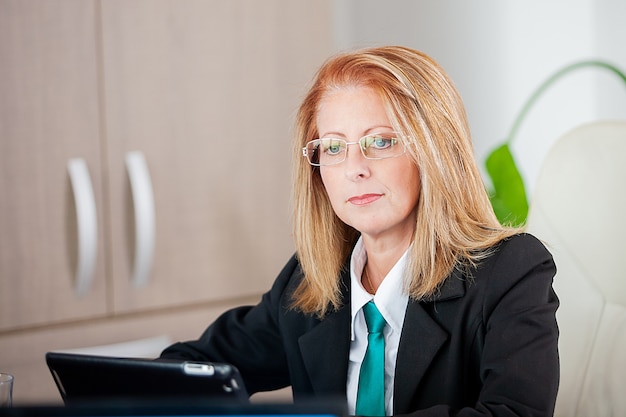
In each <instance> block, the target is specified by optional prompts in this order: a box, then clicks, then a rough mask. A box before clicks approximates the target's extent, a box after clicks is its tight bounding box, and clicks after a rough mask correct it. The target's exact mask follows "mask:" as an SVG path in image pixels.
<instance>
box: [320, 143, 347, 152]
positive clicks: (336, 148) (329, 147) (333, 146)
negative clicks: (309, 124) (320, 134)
mask: <svg viewBox="0 0 626 417" xmlns="http://www.w3.org/2000/svg"><path fill="white" fill-rule="evenodd" d="M342 148H343V147H342V146H341V143H340V142H337V141H329V142H328V143H326V144H325V146H324V152H326V153H327V154H329V155H336V154H338V153H341V150H342Z"/></svg>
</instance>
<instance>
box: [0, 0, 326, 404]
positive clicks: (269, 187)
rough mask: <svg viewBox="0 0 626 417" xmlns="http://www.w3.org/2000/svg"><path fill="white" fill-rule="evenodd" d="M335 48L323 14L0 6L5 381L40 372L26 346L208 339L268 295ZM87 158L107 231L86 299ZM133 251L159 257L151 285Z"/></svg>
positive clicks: (234, 4) (319, 7) (162, 3)
mask: <svg viewBox="0 0 626 417" xmlns="http://www.w3.org/2000/svg"><path fill="white" fill-rule="evenodd" d="M331 35H332V33H331V20H330V2H329V1H324V2H293V1H291V0H280V1H279V0H274V1H264V2H257V1H244V0H237V1H232V0H228V1H226V0H224V1H218V0H215V1H203V0H198V1H193V0H185V1H177V0H105V1H95V0H94V1H89V0H58V1H57V0H46V1H43V0H33V1H29V2H23V1H19V0H0V174H1V177H0V369H3V370H7V368H11V369H13V370H14V372H18V373H19V369H21V368H19V367H18V368H17V369H16V368H15V366H12V365H11V364H12V363H13V364H16V363H18V362H19V364H22V365H23V366H31V365H32V363H33V361H40V362H42V361H43V358H42V357H36V358H35V357H33V358H30V359H29V358H27V359H24V358H23V357H22V358H20V359H19V361H18V360H17V359H16V355H18V353H19V352H17V350H18V349H16V348H15V346H16V345H15V343H17V342H16V340H30V341H35V340H40V341H41V340H45V341H47V342H45V343H49V344H50V345H51V349H52V348H55V349H58V348H63V347H64V348H70V347H77V346H76V345H79V346H88V345H91V344H95V343H98V344H100V343H113V342H118V341H121V340H124V339H126V338H127V337H128V334H129V331H128V330H129V329H130V328H134V326H138V324H137V320H139V319H140V318H141V320H144V319H145V318H146V317H150V315H154V316H155V317H157V316H158V317H171V316H175V315H179V314H182V312H185V314H188V312H190V311H196V312H197V313H196V314H197V315H196V319H198V318H201V319H200V320H195V321H194V320H186V323H197V322H198V321H202V320H203V319H204V317H203V315H204V314H206V310H207V309H209V310H210V311H214V310H215V309H216V308H217V309H219V308H220V307H226V306H228V305H231V304H233V303H236V301H237V300H241V299H250V298H252V299H254V298H255V297H258V295H259V294H260V293H262V292H263V291H265V290H266V289H268V288H269V285H270V284H271V282H272V280H273V279H274V277H275V276H276V274H277V273H278V271H279V269H280V268H281V267H282V265H283V263H284V262H285V261H286V260H287V258H288V256H289V255H290V254H291V252H292V251H293V249H292V247H293V246H292V241H291V216H290V208H291V203H290V198H289V197H290V161H291V158H292V156H293V155H292V152H293V150H292V146H291V137H290V134H291V131H292V125H293V115H294V113H295V110H296V108H297V105H298V103H299V100H300V99H301V96H302V94H303V93H304V91H305V88H306V86H307V84H308V82H309V81H310V79H311V78H312V76H313V75H314V71H315V70H316V68H317V67H318V66H319V65H320V64H321V62H322V61H323V59H325V58H326V57H327V56H328V55H329V54H330V53H331V49H332V48H331V43H332V39H331ZM134 152H139V153H140V154H136V153H134ZM129 155H135V156H136V155H141V156H143V158H144V159H143V160H144V161H145V163H146V166H147V172H148V174H149V176H148V178H149V184H150V185H151V191H152V193H149V196H150V197H151V198H149V200H151V201H152V202H153V203H154V205H153V207H154V222H151V221H150V219H149V218H148V221H146V217H145V214H144V213H145V212H141V211H139V212H136V210H135V209H137V208H138V207H137V206H136V204H137V200H136V198H137V195H136V194H134V193H133V191H135V192H136V190H134V189H133V187H132V186H131V181H132V180H131V179H130V178H129V169H128V166H127V159H128V157H129ZM76 158H78V159H80V160H82V161H83V162H84V164H85V166H86V167H87V171H88V173H89V179H90V184H91V187H92V190H93V202H94V207H95V211H96V217H95V226H94V228H95V229H97V235H96V236H97V237H96V238H95V243H96V245H95V248H96V249H95V252H94V263H93V269H92V273H91V274H90V277H91V278H92V279H91V280H90V283H89V284H88V286H87V289H86V290H85V291H84V292H83V293H82V294H78V293H77V291H76V289H75V287H76V282H75V280H76V279H75V275H76V268H77V265H78V264H79V263H80V261H81V259H82V258H81V256H80V253H81V250H82V249H81V248H83V246H82V243H84V242H82V241H81V240H80V238H79V237H78V236H79V235H80V231H81V230H84V228H81V226H80V223H77V220H76V218H77V214H80V213H79V212H81V208H80V207H79V208H78V209H77V208H76V200H77V199H78V200H81V201H82V199H81V198H77V197H76V196H75V195H74V192H73V183H72V181H71V179H70V175H69V173H68V168H67V166H68V162H69V161H70V160H74V159H76ZM74 185H75V184H74ZM148 214H149V211H148ZM137 216H139V217H137ZM138 223H140V224H142V225H143V226H146V224H147V226H148V228H149V226H150V225H153V226H154V228H153V229H152V232H148V237H149V236H152V235H153V237H154V239H153V240H152V239H149V238H146V236H144V235H143V233H144V231H145V230H142V229H141V228H139V229H138V228H137V226H138ZM151 233H152V234H151ZM138 234H139V236H138ZM92 238H93V236H92ZM138 241H139V242H144V243H145V241H148V247H151V248H152V249H153V251H152V252H151V251H149V250H148V252H149V255H150V256H148V257H147V258H148V259H149V260H150V264H149V265H148V270H149V274H148V278H147V281H146V282H145V283H143V284H142V285H135V284H134V283H133V270H134V268H135V263H136V258H137V255H138V253H143V252H142V251H144V250H145V247H143V246H141V244H140V245H139V247H138V246H137V242H138ZM151 242H152V243H151ZM151 244H152V245H153V246H150V245H151ZM242 297H244V298H242ZM109 322H111V323H116V325H115V326H105V327H106V329H107V330H106V332H107V333H105V334H104V335H102V334H100V333H99V334H98V337H97V338H95V337H94V336H93V333H91V332H79V333H72V334H74V335H75V336H73V337H71V338H68V339H67V341H66V342H64V341H59V340H56V339H55V338H54V335H55V334H59V335H61V334H65V333H64V332H70V333H71V332H73V331H74V332H75V330H73V329H78V328H85V326H87V327H89V325H90V324H91V323H100V324H102V323H109ZM157 322H158V321H155V320H152V321H150V323H151V324H155V323H157ZM207 322H208V320H207ZM131 323H132V324H131ZM142 323H143V322H142ZM50 326H53V327H52V328H54V329H56V330H55V332H53V333H51V335H50V333H46V335H47V336H46V337H45V338H43V339H39V337H40V335H41V334H42V333H41V332H50V330H49V329H50V328H51V327H50ZM181 326H182V328H181V329H178V330H179V333H182V334H186V335H187V337H195V336H197V335H198V334H199V333H200V331H201V330H202V329H199V328H197V326H192V325H188V327H187V328H185V327H184V326H185V325H184V324H183V323H181ZM142 329H143V331H142V332H141V333H142V334H141V337H146V336H149V335H150V334H155V335H156V334H162V333H163V332H167V331H169V330H167V329H170V328H167V327H166V328H159V326H156V325H155V327H154V329H145V328H144V327H142ZM130 333H131V334H134V333H133V332H130ZM80 334H85V336H84V338H83V337H80V336H79V335H80ZM41 337H43V336H41ZM138 337H139V336H138ZM181 337H183V336H181ZM183 338H184V337H183ZM3 339H4V340H5V342H7V343H3ZM70 339H71V340H70ZM9 341H10V343H8V342H9ZM53 341H54V343H53ZM39 343H42V342H39ZM9 345H10V346H12V350H11V351H8V348H7V347H5V346H9ZM52 345H54V347H52ZM40 354H41V350H39V351H37V353H36V355H40ZM33 355H34V353H33ZM20 366H21V365H20ZM37 366H39V367H41V363H39V365H37ZM42 368H43V367H42ZM43 369H44V371H45V368H43ZM29 375H31V376H29V377H28V378H31V377H33V376H32V372H31V373H29ZM40 377H43V378H48V377H49V376H48V375H47V374H46V375H45V376H44V375H42V376H40ZM19 380H20V375H19V374H18V375H16V381H19ZM30 383H31V382H29V383H28V384H30ZM32 383H33V384H35V382H32ZM28 384H23V385H22V384H20V385H21V387H25V386H27V385H28ZM20 385H18V384H17V383H16V397H17V398H19V397H20V395H22V398H24V399H28V398H29V395H28V394H24V393H20V392H19V389H18V388H17V387H18V386H20ZM33 387H34V388H32V390H31V391H32V392H38V388H36V386H35V385H33ZM22 389H24V388H22ZM29 389H30V388H29Z"/></svg>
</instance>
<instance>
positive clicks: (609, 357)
mask: <svg viewBox="0 0 626 417" xmlns="http://www.w3.org/2000/svg"><path fill="white" fill-rule="evenodd" d="M527 225H528V231H529V232H531V233H533V234H534V235H535V236H537V237H538V238H539V239H541V240H543V241H544V242H545V244H546V245H547V246H548V248H549V249H550V251H551V252H552V254H553V255H554V258H555V261H556V265H557V275H556V277H555V282H554V287H555V290H556V292H557V295H558V296H559V298H560V300H561V306H560V308H559V310H558V312H557V320H558V323H559V328H560V332H561V334H560V340H559V351H560V358H561V384H560V389H559V394H558V397H557V404H556V412H555V416H557V417H572V416H581V417H582V416H584V417H591V416H593V417H603V416H626V122H623V121H620V122H617V121H616V122H597V123H592V124H588V125H584V126H581V127H578V128H576V129H574V130H573V131H571V132H569V133H567V134H566V135H565V136H563V137H562V138H561V139H559V140H558V141H557V142H556V143H555V145H554V146H553V148H552V149H551V151H550V152H549V153H548V155H547V157H546V160H545V162H544V163H543V166H542V170H541V172H540V174H539V177H538V180H537V184H536V188H535V192H534V195H533V196H532V198H531V205H530V212H529V217H528V222H527Z"/></svg>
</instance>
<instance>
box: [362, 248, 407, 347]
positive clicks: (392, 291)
mask: <svg viewBox="0 0 626 417" xmlns="http://www.w3.org/2000/svg"><path fill="white" fill-rule="evenodd" d="M407 253H408V250H407V251H406V252H405V253H404V254H403V255H402V256H401V257H400V259H399V260H398V262H396V264H395V265H394V266H393V268H391V271H389V273H388V274H387V276H386V277H385V279H384V280H383V282H382V283H381V284H380V287H378V290H377V291H376V295H372V294H370V293H368V292H367V291H366V290H365V288H363V284H362V283H361V274H362V272H363V267H364V266H365V263H366V262H367V253H366V252H365V246H364V245H363V240H362V238H359V240H358V241H357V243H356V245H355V246H354V249H353V250H352V256H351V259H350V281H351V288H352V290H351V291H350V294H351V300H350V301H351V303H350V304H351V312H352V321H351V326H350V328H351V340H354V321H355V318H356V316H357V313H358V312H359V310H361V308H362V307H363V306H364V305H365V304H366V303H367V302H369V301H371V300H374V302H375V303H376V307H378V310H379V311H380V313H381V314H382V316H383V317H384V319H385V321H386V322H387V325H388V326H389V327H391V329H392V330H393V331H397V332H400V331H401V330H402V324H403V322H404V314H405V312H406V306H407V303H408V301H409V296H408V294H407V292H406V291H405V290H404V288H405V286H404V281H403V277H404V268H405V265H406V258H407Z"/></svg>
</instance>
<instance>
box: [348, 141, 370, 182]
mask: <svg viewBox="0 0 626 417" xmlns="http://www.w3.org/2000/svg"><path fill="white" fill-rule="evenodd" d="M346 152H347V153H346V160H345V161H343V165H344V170H345V174H346V177H347V178H348V179H354V178H362V177H366V176H369V160H368V159H367V158H365V156H364V155H363V152H362V151H361V145H360V144H359V143H358V142H357V143H350V144H348V145H347V147H346Z"/></svg>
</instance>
